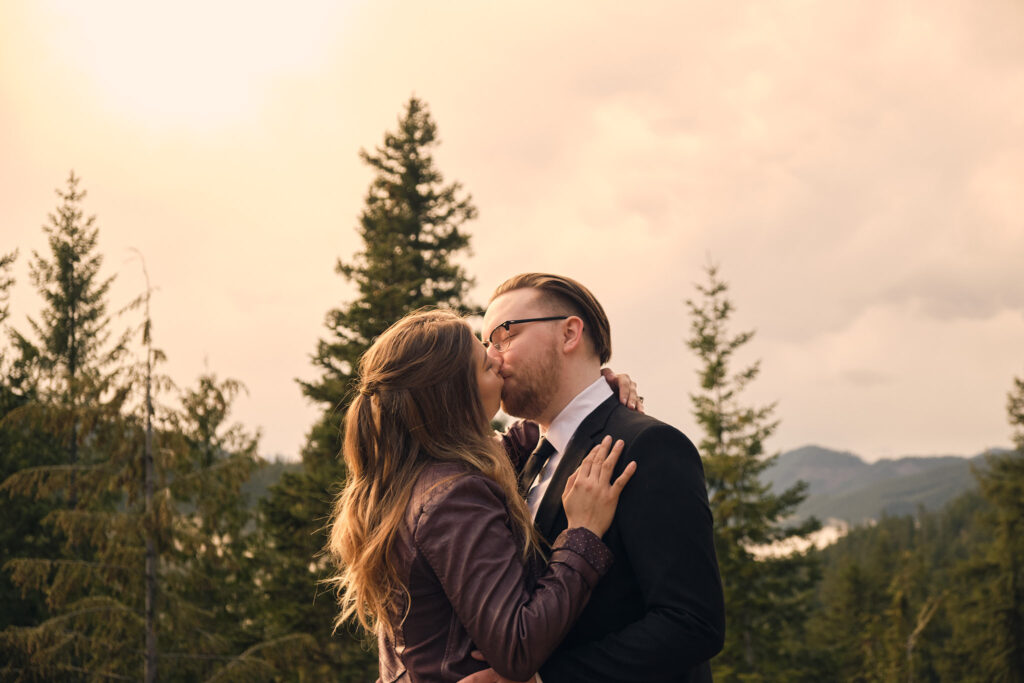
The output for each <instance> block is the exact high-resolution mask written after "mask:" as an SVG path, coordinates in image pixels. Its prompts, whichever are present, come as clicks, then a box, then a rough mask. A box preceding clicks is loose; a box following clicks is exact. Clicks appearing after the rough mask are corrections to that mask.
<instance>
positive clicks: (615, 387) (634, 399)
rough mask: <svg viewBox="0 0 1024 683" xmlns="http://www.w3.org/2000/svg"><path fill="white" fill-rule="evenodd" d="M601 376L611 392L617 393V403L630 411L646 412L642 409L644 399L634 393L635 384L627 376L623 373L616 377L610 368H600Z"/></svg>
mask: <svg viewBox="0 0 1024 683" xmlns="http://www.w3.org/2000/svg"><path fill="white" fill-rule="evenodd" d="M601 374H602V375H604V381H606V382H608V386H610V387H611V388H612V391H613V392H614V391H617V392H619V403H621V404H622V405H624V406H628V407H629V409H630V410H638V411H640V412H641V413H646V412H647V411H646V410H645V409H644V397H643V396H640V395H639V394H637V393H636V382H634V381H633V380H632V379H630V377H629V375H627V374H626V373H624V372H621V373H619V374H617V375H616V374H615V373H614V372H612V369H611V368H601Z"/></svg>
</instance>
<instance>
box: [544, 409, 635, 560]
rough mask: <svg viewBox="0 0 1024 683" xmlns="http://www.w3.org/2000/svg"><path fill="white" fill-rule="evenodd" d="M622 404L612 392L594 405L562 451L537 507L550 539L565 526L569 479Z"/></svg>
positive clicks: (599, 438) (545, 531)
mask: <svg viewBox="0 0 1024 683" xmlns="http://www.w3.org/2000/svg"><path fill="white" fill-rule="evenodd" d="M618 405H619V399H618V397H617V396H609V397H608V398H607V399H605V401H604V402H603V403H602V404H601V405H599V406H598V407H597V408H594V410H593V412H591V413H590V414H589V415H587V416H586V417H585V418H583V422H581V423H580V426H579V427H577V428H576V431H575V432H574V433H573V435H572V438H571V439H569V443H568V445H566V447H565V453H563V454H562V459H561V460H560V461H559V462H558V468H557V469H555V473H554V475H552V477H551V483H550V484H549V485H548V490H547V491H546V492H545V493H544V498H543V499H542V500H541V502H540V507H539V508H538V509H537V517H536V518H535V520H534V521H535V523H536V526H537V530H538V531H540V534H541V536H543V537H544V538H546V539H547V540H548V542H549V543H551V542H554V540H555V538H556V537H557V536H558V534H559V533H561V532H562V530H563V529H564V528H565V512H564V511H563V510H562V492H563V491H564V490H565V483H566V482H567V481H568V480H569V476H570V475H571V474H572V473H573V472H575V471H576V468H577V467H579V466H580V463H581V462H583V458H585V457H587V454H588V453H590V449H591V448H593V447H594V446H595V445H597V444H598V443H599V442H600V440H601V437H602V436H603V433H602V432H604V431H605V425H606V424H607V423H608V418H609V417H611V414H612V411H613V410H615V407H616V406H618ZM612 436H614V434H613V435H612Z"/></svg>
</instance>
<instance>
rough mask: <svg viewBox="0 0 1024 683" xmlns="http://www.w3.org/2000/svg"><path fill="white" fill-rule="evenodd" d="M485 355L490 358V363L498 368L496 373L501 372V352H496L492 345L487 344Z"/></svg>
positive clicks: (502, 360)
mask: <svg viewBox="0 0 1024 683" xmlns="http://www.w3.org/2000/svg"><path fill="white" fill-rule="evenodd" d="M487 355H488V356H489V357H490V359H491V363H493V364H495V365H496V366H497V367H498V372H501V364H502V362H504V359H503V358H502V356H501V352H500V351H498V349H496V348H494V346H493V345H492V344H488V345H487Z"/></svg>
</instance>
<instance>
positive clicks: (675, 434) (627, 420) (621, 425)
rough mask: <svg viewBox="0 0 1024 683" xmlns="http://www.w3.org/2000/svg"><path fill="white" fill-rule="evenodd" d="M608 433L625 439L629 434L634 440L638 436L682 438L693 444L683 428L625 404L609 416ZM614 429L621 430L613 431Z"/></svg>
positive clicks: (659, 438)
mask: <svg viewBox="0 0 1024 683" xmlns="http://www.w3.org/2000/svg"><path fill="white" fill-rule="evenodd" d="M607 427H608V433H609V434H611V435H612V436H614V437H616V438H622V439H625V438H626V437H627V436H629V437H632V438H633V439H634V440H635V439H637V438H638V437H641V438H643V439H644V440H648V439H654V440H662V439H668V440H682V441H685V442H686V443H688V444H690V445H691V446H692V442H691V441H690V439H689V437H687V436H686V434H684V433H683V431H682V430H681V429H679V428H678V427H676V426H674V425H670V424H668V423H667V422H663V421H661V420H659V419H658V418H656V417H653V416H651V415H647V414H646V413H641V412H638V411H636V410H630V409H629V408H627V407H626V406H624V405H621V404H619V405H617V406H616V407H615V408H614V409H613V410H612V412H611V415H609V417H608V423H607ZM613 430H620V431H618V433H613Z"/></svg>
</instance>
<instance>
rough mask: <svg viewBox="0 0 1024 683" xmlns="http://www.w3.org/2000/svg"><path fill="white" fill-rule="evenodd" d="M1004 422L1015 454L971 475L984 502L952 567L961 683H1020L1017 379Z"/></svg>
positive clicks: (1023, 521)
mask: <svg viewBox="0 0 1024 683" xmlns="http://www.w3.org/2000/svg"><path fill="white" fill-rule="evenodd" d="M1013 382H1014V387H1013V389H1012V390H1011V391H1010V394H1009V396H1008V398H1007V415H1008V417H1009V421H1010V424H1011V427H1012V428H1013V441H1014V444H1015V446H1016V447H1015V449H1014V450H1013V451H1011V452H1009V453H1002V454H990V455H988V456H986V458H985V466H984V467H978V468H976V469H975V476H976V478H977V479H978V483H979V486H980V489H981V495H982V497H983V498H984V500H985V502H986V503H987V505H986V508H985V509H984V510H982V511H981V513H980V514H979V515H978V520H977V525H976V529H975V537H976V538H977V539H978V540H979V541H980V542H979V543H978V544H977V545H976V547H975V551H974V552H973V553H971V555H970V556H968V557H967V558H965V559H964V561H963V562H962V563H961V564H960V565H959V566H958V567H957V572H956V579H957V586H956V588H957V590H955V591H953V598H952V600H951V601H952V603H953V604H952V607H951V613H952V615H953V616H952V619H951V621H952V629H953V639H954V648H955V649H956V650H957V651H958V653H959V654H960V655H961V657H960V661H961V666H960V667H957V668H956V669H954V671H953V673H954V674H955V675H956V676H957V677H958V678H959V680H964V681H973V680H977V681H981V680H986V681H1005V682H1006V683H1022V682H1024V380H1021V379H1017V378H1015V379H1014V380H1013Z"/></svg>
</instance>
